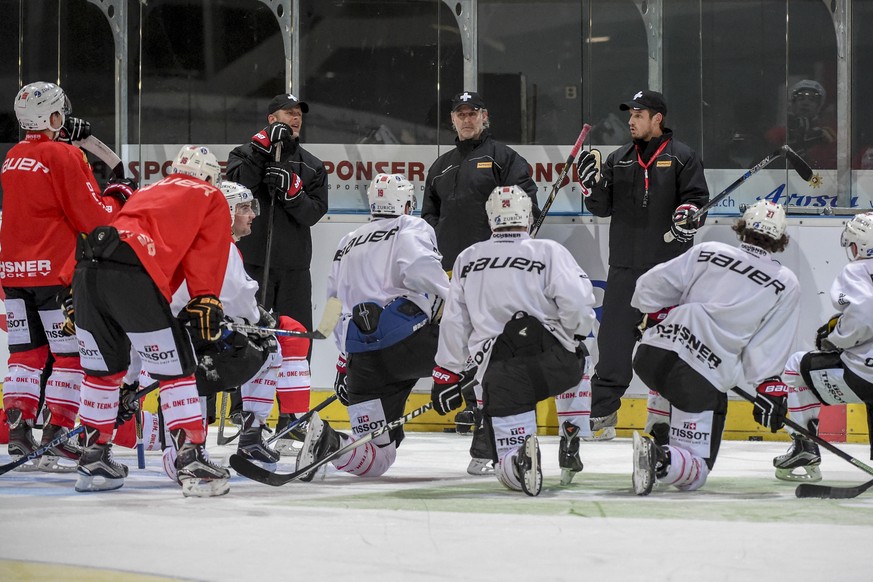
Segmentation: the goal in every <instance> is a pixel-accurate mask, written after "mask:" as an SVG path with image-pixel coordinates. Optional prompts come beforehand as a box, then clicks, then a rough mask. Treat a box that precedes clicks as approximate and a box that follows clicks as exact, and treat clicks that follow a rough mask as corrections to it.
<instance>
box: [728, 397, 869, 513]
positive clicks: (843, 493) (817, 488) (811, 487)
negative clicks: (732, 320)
mask: <svg viewBox="0 0 873 582" xmlns="http://www.w3.org/2000/svg"><path fill="white" fill-rule="evenodd" d="M732 391H733V392H734V393H735V394H739V395H740V396H742V397H743V398H745V399H746V400H748V401H749V402H751V403H752V405H754V404H755V398H754V397H753V396H752V395H751V394H748V393H747V392H745V391H743V390H740V389H739V388H732ZM785 426H788V427H791V428H792V429H794V430H795V431H796V432H798V433H800V434H802V435H803V436H805V437H806V438H808V439H810V440H811V441H813V442H814V443H815V444H817V445H818V446H820V447H822V448H825V449H827V450H829V451H830V452H832V453H833V454H835V455H836V456H838V457H839V458H841V459H843V460H844V461H848V462H849V463H851V464H853V465H855V466H856V467H858V468H859V469H861V470H862V471H864V472H865V473H867V474H869V475H873V467H870V466H868V465H866V464H865V463H862V462H861V461H859V460H858V459H856V458H855V457H853V456H852V455H850V454H849V453H847V452H845V451H843V450H842V449H838V448H837V447H835V446H834V445H832V444H831V443H829V442H828V441H826V440H824V439H823V438H821V437H820V436H818V435H817V434H813V433H811V432H810V431H809V430H807V429H806V428H804V427H803V426H801V425H799V424H797V423H796V422H794V421H793V420H791V419H790V418H786V419H785ZM870 487H873V481H869V482H867V483H864V484H863V485H859V486H857V487H830V486H828V485H816V484H814V483H801V484H800V485H798V486H797V489H796V490H795V492H794V494H795V495H796V496H797V497H801V498H805V497H819V498H823V499H827V498H837V499H845V498H849V497H856V496H858V495H860V494H861V493H863V492H864V491H866V490H867V489H869V488H870Z"/></svg>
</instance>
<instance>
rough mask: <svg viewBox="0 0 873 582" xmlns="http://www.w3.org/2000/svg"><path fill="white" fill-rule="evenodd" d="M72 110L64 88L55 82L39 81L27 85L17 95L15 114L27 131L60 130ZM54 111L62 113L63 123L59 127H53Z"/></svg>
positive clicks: (22, 127)
mask: <svg viewBox="0 0 873 582" xmlns="http://www.w3.org/2000/svg"><path fill="white" fill-rule="evenodd" d="M70 110H71V106H70V100H69V99H67V96H66V94H65V93H64V90H63V89H61V88H60V87H58V86H57V85H55V84H54V83H46V82H44V81H37V82H36V83H31V84H29V85H25V86H24V87H22V88H21V90H20V91H19V92H18V95H16V96H15V116H16V117H17V118H18V125H20V126H21V129H24V130H26V131H43V130H45V129H50V130H52V131H60V130H61V128H62V127H63V126H64V121H66V117H67V115H69V114H70ZM52 113H59V114H60V115H61V123H60V125H58V126H57V127H52V124H51V117H52Z"/></svg>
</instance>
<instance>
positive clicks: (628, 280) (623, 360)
mask: <svg viewBox="0 0 873 582" xmlns="http://www.w3.org/2000/svg"><path fill="white" fill-rule="evenodd" d="M647 270H648V269H631V268H625V267H609V274H608V275H607V281H606V292H605V293H604V295H603V312H602V314H601V317H600V329H599V330H598V332H597V351H598V355H597V364H596V365H595V366H594V375H593V376H592V377H591V417H592V418H595V417H598V416H608V415H610V414H612V413H613V412H615V411H616V410H618V409H619V408H620V407H621V397H622V396H624V393H625V392H627V388H628V386H629V385H630V383H631V380H632V379H633V367H632V364H631V358H632V356H633V352H634V346H635V344H636V339H635V337H634V327H636V325H637V324H638V323H639V321H640V318H641V317H642V314H641V313H640V312H639V310H637V309H634V308H633V307H631V304H630V302H631V297H633V294H634V289H635V288H636V284H637V279H638V278H639V277H640V275H642V274H643V273H645V272H646V271H647Z"/></svg>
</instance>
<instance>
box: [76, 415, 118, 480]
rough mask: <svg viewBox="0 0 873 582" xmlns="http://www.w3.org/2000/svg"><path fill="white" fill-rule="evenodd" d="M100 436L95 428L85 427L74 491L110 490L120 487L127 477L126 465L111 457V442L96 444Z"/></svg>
mask: <svg viewBox="0 0 873 582" xmlns="http://www.w3.org/2000/svg"><path fill="white" fill-rule="evenodd" d="M99 436H100V433H99V431H98V430H97V429H96V428H90V427H87V428H85V448H84V449H83V450H82V455H81V456H80V457H79V466H78V468H77V472H78V473H79V478H78V480H76V491H78V492H79V493H89V492H92V491H112V490H114V489H121V487H122V486H123V485H124V478H125V477H127V465H122V464H121V463H117V462H115V460H114V459H113V458H112V443H106V444H97V438H98V437H99Z"/></svg>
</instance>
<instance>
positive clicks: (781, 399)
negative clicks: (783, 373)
mask: <svg viewBox="0 0 873 582" xmlns="http://www.w3.org/2000/svg"><path fill="white" fill-rule="evenodd" d="M786 414H788V386H787V385H785V383H784V382H782V379H781V378H780V377H779V376H773V377H772V378H767V379H766V380H764V381H763V382H761V383H760V384H759V385H758V389H757V395H756V396H755V406H754V408H752V416H753V417H754V418H755V422H757V423H758V424H760V425H761V426H763V427H765V428H769V429H770V432H776V431H777V430H779V429H780V428H782V427H783V426H784V425H785V415H786Z"/></svg>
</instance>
